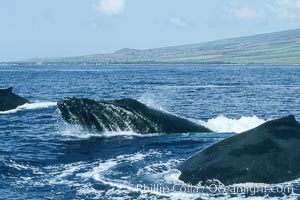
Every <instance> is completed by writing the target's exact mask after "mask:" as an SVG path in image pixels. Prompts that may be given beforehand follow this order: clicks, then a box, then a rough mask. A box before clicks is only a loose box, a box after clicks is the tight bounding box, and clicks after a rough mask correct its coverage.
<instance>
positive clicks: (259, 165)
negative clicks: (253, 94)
mask: <svg viewBox="0 0 300 200" xmlns="http://www.w3.org/2000/svg"><path fill="white" fill-rule="evenodd" d="M178 169H179V170H180V171H181V175H180V177H179V179H181V180H182V181H184V182H186V183H191V184H194V185H195V184H198V183H199V182H206V181H208V180H213V179H218V180H219V181H221V182H222V183H223V184H225V185H231V184H234V183H246V182H254V183H269V184H275V183H281V182H285V181H291V180H294V179H297V178H299V177H300V124H299V123H298V122H297V121H296V119H295V117H294V116H293V115H290V116H287V117H284V118H281V119H277V120H273V121H268V122H266V123H264V124H262V125H260V126H258V127H256V128H254V129H251V130H249V131H246V132H243V133H240V134H238V135H235V136H232V137H230V138H227V139H224V140H222V141H220V142H218V143H216V144H213V145H212V146H210V147H208V148H206V149H204V150H203V151H200V152H199V153H197V154H196V155H194V156H192V157H191V158H189V159H187V160H186V161H184V162H183V163H182V164H181V165H180V166H179V167H178Z"/></svg>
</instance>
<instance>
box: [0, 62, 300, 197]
mask: <svg viewBox="0 0 300 200" xmlns="http://www.w3.org/2000/svg"><path fill="white" fill-rule="evenodd" d="M299 77H300V67H299V66H297V65H294V66H286V65H285V66H271V65H102V66H0V88H5V87H9V86H12V87H14V92H15V93H17V94H19V95H20V96H23V97H25V98H27V99H29V100H30V101H31V103H30V104H26V105H24V106H21V107H19V108H17V109H15V110H10V111H7V112H0V137H1V143H0V199H197V198H199V199H230V198H232V199H240V198H243V197H247V198H248V199H251V198H258V197H259V198H262V199H269V198H271V197H276V198H278V199H297V198H299V197H300V179H297V180H291V181H290V182H286V183H281V184H277V185H268V184H263V183H262V184H253V183H246V184H244V186H245V187H252V186H253V185H255V186H257V185H260V186H262V187H266V188H271V187H275V186H276V187H286V186H290V187H292V188H293V191H292V192H290V193H281V192H270V191H268V192H255V193H251V192H244V193H243V192H237V193H232V192H230V191H225V190H224V191H223V190H220V191H218V192H215V190H207V189H206V190H201V189H199V190H197V191H196V190H193V191H191V190H188V185H184V183H183V182H181V181H180V180H179V179H178V177H179V175H180V172H179V171H178V170H176V167H177V166H178V165H179V164H180V163H181V162H182V161H184V160H185V159H187V158H189V157H190V156H192V155H193V154H195V153H197V152H198V151H200V150H202V149H204V148H206V147H208V146H209V145H211V144H214V143H216V142H218V141H220V140H222V139H225V138H227V137H230V136H232V135H235V134H238V133H240V132H243V131H245V130H249V129H251V128H254V127H256V126H258V125H260V124H262V123H264V122H265V121H267V120H271V119H275V118H279V117H282V116H285V115H289V114H294V115H295V116H296V118H297V119H298V120H300V78H299ZM64 97H87V98H93V99H119V98H134V99H137V100H139V101H141V102H143V103H145V104H146V105H148V106H150V107H153V108H155V109H159V110H163V111H165V112H169V113H172V114H176V115H178V116H182V117H185V118H188V119H190V120H193V121H195V122H197V123H200V124H202V125H204V126H206V127H208V128H210V129H212V130H213V131H214V133H184V134H168V135H167V134H149V135H140V134H137V133H133V132H105V133H88V132H85V131H82V130H80V129H78V128H77V127H74V126H71V125H67V124H65V123H64V121H63V120H62V117H61V115H60V113H59V111H58V110H57V107H56V102H57V101H58V100H60V99H62V98H64ZM142 186H143V187H144V186H146V187H144V188H143V189H144V190H142V189H141V188H142ZM153 186H154V187H153ZM155 186H156V187H155ZM162 187H164V188H169V189H172V188H173V189H175V190H170V191H162V190H159V189H160V188H162ZM156 188H158V189H156Z"/></svg>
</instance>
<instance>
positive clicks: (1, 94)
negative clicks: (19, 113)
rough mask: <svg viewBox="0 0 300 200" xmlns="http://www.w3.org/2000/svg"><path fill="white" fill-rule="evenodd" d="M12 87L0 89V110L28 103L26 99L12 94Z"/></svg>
mask: <svg viewBox="0 0 300 200" xmlns="http://www.w3.org/2000/svg"><path fill="white" fill-rule="evenodd" d="M12 89H13V88H12V87H10V88H7V89H0V111H7V110H11V109H15V108H16V107H18V106H21V105H23V104H25V103H29V101H28V100H26V99H24V98H22V97H20V96H19V95H16V94H14V93H13V92H12Z"/></svg>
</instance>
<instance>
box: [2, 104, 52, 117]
mask: <svg viewBox="0 0 300 200" xmlns="http://www.w3.org/2000/svg"><path fill="white" fill-rule="evenodd" d="M54 106H56V102H35V103H26V104H24V105H21V106H18V107H17V108H15V109H12V110H7V111H0V114H12V113H17V112H20V111H25V110H37V109H44V108H49V107H54Z"/></svg>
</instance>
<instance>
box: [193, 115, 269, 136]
mask: <svg viewBox="0 0 300 200" xmlns="http://www.w3.org/2000/svg"><path fill="white" fill-rule="evenodd" d="M265 122H266V120H264V119H260V118H258V117H257V116H255V115H254V116H252V117H247V116H242V117H240V118H239V119H232V118H227V117H225V116H223V115H220V116H218V117H216V118H212V119H209V120H208V121H207V122H205V121H201V120H198V123H200V124H201V125H203V126H205V127H207V128H209V129H210V130H212V131H214V132H216V133H241V132H244V131H247V130H250V129H252V128H255V127H257V126H259V125H261V124H263V123H265Z"/></svg>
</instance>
